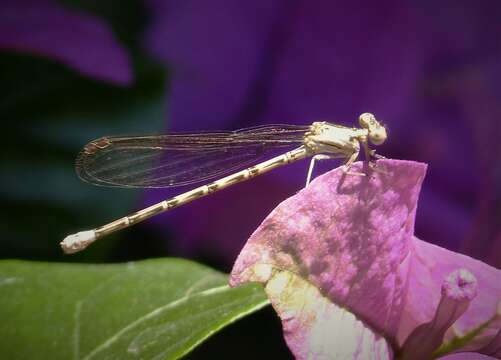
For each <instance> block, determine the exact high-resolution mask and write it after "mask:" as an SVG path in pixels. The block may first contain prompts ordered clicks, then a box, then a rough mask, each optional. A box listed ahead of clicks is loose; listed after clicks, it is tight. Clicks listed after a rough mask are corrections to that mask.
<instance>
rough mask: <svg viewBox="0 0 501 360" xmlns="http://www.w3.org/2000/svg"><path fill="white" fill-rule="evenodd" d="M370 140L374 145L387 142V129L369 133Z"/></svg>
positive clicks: (382, 128) (381, 128) (374, 130)
mask: <svg viewBox="0 0 501 360" xmlns="http://www.w3.org/2000/svg"><path fill="white" fill-rule="evenodd" d="M369 139H370V141H371V143H373V144H374V145H381V144H382V143H384V142H385V140H386V129H385V128H384V127H382V126H381V127H378V128H376V129H373V130H371V131H370V132H369Z"/></svg>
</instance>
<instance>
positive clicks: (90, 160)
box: [61, 113, 386, 253]
mask: <svg viewBox="0 0 501 360" xmlns="http://www.w3.org/2000/svg"><path fill="white" fill-rule="evenodd" d="M359 124H360V128H349V127H345V126H340V125H335V124H331V123H328V122H314V123H313V124H311V125H310V126H297V125H264V126H258V127H254V128H249V129H243V130H238V131H233V132H217V133H201V134H174V135H157V136H130V137H103V138H100V139H97V140H94V141H92V142H90V143H89V144H87V145H86V146H85V147H84V149H83V150H82V152H81V153H80V154H79V156H78V158H77V162H76V170H77V173H78V175H79V177H80V178H81V179H83V180H85V181H87V182H90V183H92V184H95V185H103V186H118V187H142V188H157V187H170V186H179V185H189V184H193V183H196V182H200V181H204V180H210V179H214V178H217V177H220V178H219V180H216V181H213V182H211V183H209V184H207V185H203V186H199V187H197V188H195V189H193V190H190V191H188V192H185V193H182V194H180V195H178V196H175V197H173V198H171V199H168V200H164V201H162V202H159V203H158V204H155V205H152V206H150V207H147V208H145V209H143V210H139V211H137V212H135V213H133V214H131V215H128V216H125V217H123V218H120V219H118V220H115V221H113V222H111V223H109V224H106V225H103V226H100V227H98V228H96V229H93V230H87V231H80V232H78V233H76V234H72V235H69V236H67V237H66V238H65V239H64V240H63V241H62V242H61V247H62V248H63V250H64V251H65V252H66V253H74V252H77V251H80V250H83V249H84V248H86V247H87V246H88V245H89V244H91V243H92V242H94V241H95V240H96V239H98V238H101V237H103V236H105V235H108V234H111V233H113V232H115V231H117V230H121V229H124V228H126V227H128V226H131V225H133V224H136V223H138V222H140V221H143V220H145V219H148V218H150V217H152V216H154V215H157V214H160V213H162V212H164V211H167V210H170V209H173V208H175V207H178V206H180V205H183V204H186V203H188V202H190V201H193V200H195V199H198V198H200V197H202V196H205V195H208V194H211V193H213V192H215V191H218V190H221V189H224V188H225V187H227V186H230V185H233V184H236V183H239V182H241V181H244V180H248V179H250V178H252V177H255V176H257V175H261V174H264V173H265V172H267V171H270V170H272V169H274V168H276V167H279V166H282V165H285V164H289V163H291V162H294V161H297V160H300V159H303V158H305V157H309V156H312V157H313V158H312V160H311V163H310V168H309V171H308V176H307V185H308V183H309V181H310V178H311V173H312V171H313V166H314V163H315V160H320V159H332V158H345V159H346V161H345V163H344V167H343V169H344V172H345V173H347V174H354V175H365V174H363V173H355V172H351V171H350V167H351V165H352V164H353V162H354V161H355V160H356V159H357V158H358V155H359V153H360V148H361V146H362V147H363V149H364V152H365V157H366V159H369V160H370V159H371V158H373V157H375V156H376V155H375V152H374V150H370V149H369V145H368V141H370V142H371V143H372V144H374V145H380V144H382V143H383V142H384V141H385V140H386V129H385V127H384V126H383V125H382V124H380V123H379V122H378V121H377V120H376V118H375V117H374V115H372V114H369V113H364V114H362V115H360V117H359ZM291 147H296V148H295V149H293V150H290V151H287V152H285V153H283V154H282V155H279V156H275V157H272V158H271V159H269V160H266V161H263V162H260V163H259V160H261V159H262V158H264V157H265V156H266V155H269V156H271V155H270V154H271V153H273V152H276V151H277V150H282V151H285V150H286V149H287V148H291ZM256 163H257V164H256ZM251 164H255V165H253V166H250V167H247V168H245V167H246V166H249V165H251ZM242 168H244V169H243V170H241V169H242ZM228 174H229V175H228Z"/></svg>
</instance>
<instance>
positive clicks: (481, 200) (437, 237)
mask: <svg viewBox="0 0 501 360" xmlns="http://www.w3.org/2000/svg"><path fill="white" fill-rule="evenodd" d="M148 4H149V7H150V10H151V14H152V19H151V23H150V24H149V27H148V31H147V32H146V37H145V39H146V44H147V47H148V49H149V50H150V51H151V53H152V54H153V55H154V56H155V57H156V58H157V59H159V60H160V61H162V63H164V64H166V65H167V66H168V67H169V69H170V71H171V77H170V84H169V91H168V94H167V96H166V99H167V102H168V104H169V105H168V106H169V107H168V119H169V126H168V127H167V129H168V130H173V131H193V130H200V129H204V130H207V129H236V128H242V127H246V126H251V125H256V124H265V123H295V124H309V123H311V122H312V121H316V120H319V119H322V120H329V121H332V122H336V123H341V124H345V125H350V126H351V125H356V124H357V117H358V115H359V114H360V113H361V112H365V111H370V112H373V113H375V114H376V116H377V117H378V118H379V119H381V120H382V121H383V122H384V123H385V124H386V125H387V127H388V129H389V138H388V142H387V144H385V145H384V146H382V148H381V149H378V150H379V152H380V153H382V154H384V155H385V156H387V157H390V158H397V159H409V160H417V161H422V162H426V163H428V164H429V171H428V175H427V177H426V179H425V182H424V185H423V192H422V196H421V201H420V203H419V208H418V214H417V223H416V226H417V230H416V232H417V236H418V237H420V238H422V239H424V240H426V241H429V242H432V243H435V244H439V245H441V246H445V247H447V248H449V249H452V250H456V251H461V252H464V253H467V254H470V255H472V256H474V257H477V258H480V259H483V260H485V261H487V262H488V263H490V264H493V265H497V266H498V267H499V266H501V256H500V255H499V254H500V252H501V231H500V230H501V226H500V220H501V219H500V209H501V203H500V200H501V198H500V187H501V159H500V157H501V151H499V147H498V141H499V136H500V135H501V131H500V129H499V127H498V123H499V119H500V116H501V108H500V105H501V97H500V95H501V91H500V88H499V85H498V84H499V81H500V80H501V79H500V75H501V62H500V60H501V58H500V57H501V42H500V41H499V39H500V36H501V22H500V21H499V19H500V18H501V5H500V4H499V2H497V1H483V2H472V1H442V2H439V3H437V2H434V1H421V2H402V1H380V2H377V3H375V2H370V1H355V2H353V1H352V2H348V1H346V2H341V1H315V2H311V1H309V2H307V1H255V2H252V4H251V3H249V2H243V1H229V0H226V1H225V0H218V1H211V2H205V1H167V2H165V1H153V0H150V1H149V2H148ZM333 166H337V163H331V164H329V165H326V164H323V165H322V168H323V169H327V168H329V167H333ZM306 169H307V162H303V163H302V164H301V165H294V166H290V167H289V168H286V169H285V168H284V169H280V170H276V171H274V173H273V174H270V175H266V176H264V177H263V178H262V179H257V180H253V181H252V182H251V184H241V185H238V186H235V188H234V189H231V190H225V191H224V192H222V193H218V194H216V195H213V196H212V197H211V198H207V199H203V200H199V201H197V202H195V203H193V204H190V205H187V206H185V207H184V208H182V209H178V210H176V211H174V212H172V213H171V214H169V215H168V216H165V217H163V216H160V217H157V218H156V219H155V220H153V221H152V223H154V224H155V225H156V226H157V227H158V228H159V229H165V228H168V229H169V230H170V231H171V232H174V233H175V235H176V237H177V244H178V245H179V249H181V250H182V251H181V253H182V254H194V253H195V254H197V253H199V252H201V251H202V252H210V253H214V254H217V255H219V256H220V255H221V254H223V255H224V257H225V259H226V261H227V263H231V261H232V260H233V259H234V258H235V256H236V254H237V253H238V251H239V249H240V248H241V246H242V245H243V243H244V242H245V240H246V239H247V238H248V236H249V235H250V234H251V232H252V231H253V229H255V228H256V227H257V225H258V224H259V223H260V221H261V220H262V219H264V217H265V216H266V214H267V213H268V212H269V211H270V210H271V209H272V208H273V207H274V206H275V205H277V204H278V203H279V202H280V201H281V200H283V199H285V198H286V197H287V196H289V195H292V194H293V193H294V192H296V191H297V190H298V189H300V187H301V186H302V185H303V182H304V179H305V174H306ZM172 193H173V192H171V191H152V192H148V193H147V195H146V200H145V203H151V202H153V201H157V200H160V199H163V198H164V197H165V196H169V195H170V194H172Z"/></svg>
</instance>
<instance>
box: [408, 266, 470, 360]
mask: <svg viewBox="0 0 501 360" xmlns="http://www.w3.org/2000/svg"><path fill="white" fill-rule="evenodd" d="M476 295H477V279H476V278H475V276H473V274H472V273H470V272H469V271H468V270H465V269H459V270H456V271H454V272H452V273H451V274H450V275H449V276H447V278H446V279H445V281H444V282H443V284H442V297H441V299H440V303H439V304H438V307H437V310H436V312H435V316H434V318H433V319H432V320H431V321H430V322H427V323H424V324H421V325H419V326H418V327H417V328H415V329H414V330H413V332H412V333H411V334H410V335H409V336H408V337H407V340H406V341H405V343H404V345H403V346H402V350H401V352H402V353H403V354H407V355H406V357H405V359H406V360H413V359H415V360H419V359H426V358H430V357H432V354H433V352H434V351H435V350H436V349H438V348H439V347H440V345H441V344H442V340H443V338H444V335H445V332H446V331H447V329H449V327H451V326H452V325H453V324H454V323H455V322H456V320H457V319H458V318H459V317H460V316H461V315H463V314H464V312H465V311H466V309H467V308H468V305H469V304H470V301H471V300H473V298H475V296H476Z"/></svg>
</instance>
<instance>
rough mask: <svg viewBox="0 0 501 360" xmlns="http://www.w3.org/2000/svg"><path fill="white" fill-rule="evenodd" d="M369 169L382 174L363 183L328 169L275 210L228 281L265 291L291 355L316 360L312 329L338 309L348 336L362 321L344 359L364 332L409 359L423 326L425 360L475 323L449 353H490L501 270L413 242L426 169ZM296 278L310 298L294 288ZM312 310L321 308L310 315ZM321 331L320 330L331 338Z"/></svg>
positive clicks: (397, 164)
mask: <svg viewBox="0 0 501 360" xmlns="http://www.w3.org/2000/svg"><path fill="white" fill-rule="evenodd" d="M363 166H365V165H363V164H362V163H357V164H356V165H355V166H354V170H355V171H357V170H358V171H362V170H363V171H369V170H368V169H367V168H365V169H363ZM378 167H379V168H380V169H381V170H382V172H374V173H372V176H370V177H358V176H345V175H344V174H343V173H342V171H341V170H340V169H336V170H333V171H331V172H329V173H327V174H325V175H323V176H321V177H319V178H317V179H316V180H314V181H313V183H312V184H311V185H310V186H309V187H307V188H306V189H303V190H301V191H300V192H299V193H298V194H297V195H295V196H293V197H291V198H289V199H287V200H286V201H284V202H283V203H281V204H280V205H279V206H278V207H277V208H276V209H275V210H273V211H272V213H271V214H270V215H269V216H268V217H267V218H266V219H265V220H264V222H263V223H262V224H261V225H260V227H259V228H258V229H257V230H256V231H255V232H254V234H252V236H251V237H250V239H249V240H248V242H247V244H246V245H245V247H244V249H243V250H242V252H241V254H240V255H239V257H238V259H237V261H236V263H235V265H234V268H233V271H232V274H231V279H230V283H231V284H232V285H238V284H241V283H243V282H246V281H259V282H262V283H266V284H267V286H266V290H267V293H268V296H269V297H270V299H271V301H272V304H273V305H274V307H275V309H276V310H277V312H278V313H279V315H280V316H281V318H282V321H283V326H284V335H285V338H286V340H287V342H288V344H289V347H290V348H291V350H292V351H293V352H294V354H295V355H296V356H298V357H299V358H307V357H312V358H315V357H321V356H317V355H318V354H319V353H321V354H322V353H323V352H322V351H323V350H322V349H325V348H326V344H322V345H319V344H318V343H317V342H316V340H315V339H317V338H318V336H317V335H316V334H318V330H317V331H315V329H316V328H317V327H318V324H319V323H321V320H322V321H324V322H325V323H326V324H327V323H329V324H333V323H334V322H332V321H331V320H332V318H333V317H335V314H336V311H337V310H336V309H337V308H339V307H341V308H343V309H344V310H347V311H349V312H350V313H351V315H352V316H353V318H354V319H355V320H353V325H352V326H351V327H349V328H350V329H353V328H357V326H356V325H355V324H356V321H360V324H361V326H360V327H359V328H358V329H359V330H360V331H358V332H357V331H355V332H354V333H353V340H354V341H353V343H352V348H350V349H344V350H346V351H345V353H349V354H351V356H352V357H353V358H356V351H355V350H356V347H357V346H358V345H356V344H360V343H362V342H360V341H359V340H360V339H361V338H362V337H363V336H364V333H370V334H375V335H377V334H380V335H383V336H384V337H385V338H386V339H387V340H388V341H389V342H390V343H391V344H392V345H393V346H394V347H395V348H394V350H396V351H397V352H398V353H399V354H400V355H402V353H401V351H402V345H403V348H404V350H405V351H407V354H409V352H410V353H411V354H412V352H413V351H415V349H416V346H417V345H419V343H421V344H423V341H420V336H422V334H423V333H424V332H423V329H426V327H427V329H428V331H429V335H430V337H431V338H430V339H426V341H427V342H426V344H425V345H424V346H423V347H425V349H424V350H426V351H425V353H426V354H428V355H429V354H431V353H432V352H433V351H434V350H436V348H437V347H439V346H440V345H444V344H445V345H448V344H449V345H450V341H451V340H453V339H454V337H456V338H461V336H463V335H467V334H472V331H474V330H475V329H476V328H478V327H479V326H480V327H481V330H479V331H478V334H477V333H475V336H473V339H469V338H468V341H467V342H466V344H461V345H460V346H459V347H458V346H456V347H454V346H452V347H450V349H451V350H450V351H471V350H474V351H480V352H483V353H488V352H489V354H491V355H492V354H494V356H497V353H496V352H497V351H499V346H498V345H499V342H498V340H499V339H498V338H499V329H500V328H501V327H500V323H499V322H500V321H501V320H500V319H499V318H498V316H497V315H496V314H497V306H498V302H499V301H500V299H501V272H500V271H499V270H497V269H494V268H492V267H490V266H488V265H486V264H484V263H482V262H480V261H477V260H474V259H471V258H469V257H467V256H464V255H460V254H456V253H454V252H451V251H448V250H445V249H442V248H440V247H437V246H434V245H430V244H427V243H425V242H422V241H421V240H418V239H417V238H415V237H413V233H414V218H415V213H416V205H417V200H418V195H419V191H420V187H421V183H422V181H423V178H424V174H425V170H426V165H424V164H420V163H415V162H409V161H398V160H381V161H378ZM284 273H288V274H289V273H290V274H292V275H290V276H289V278H290V279H292V280H289V281H288V282H287V283H286V284H285V285H284V286H282V287H281V288H280V291H277V290H276V289H275V290H274V289H273V288H272V289H270V286H269V285H270V284H272V283H274V282H275V281H276V278H277V276H283V274H284ZM296 278H297V279H300V280H301V281H304V282H306V283H307V284H310V285H311V287H313V288H315V289H316V291H317V292H318V294H317V295H316V296H315V295H312V292H313V290H311V289H307V288H304V290H303V291H302V292H301V291H300V290H298V289H301V288H302V286H298V285H297V281H299V280H297V279H296ZM307 294H309V295H308V296H307ZM298 299H299V300H298ZM322 299H325V302H327V303H331V304H332V307H330V306H328V305H325V303H323V302H322ZM298 302H299V304H302V305H301V306H299V305H298ZM311 304H321V305H318V306H317V308H316V309H313V310H312V309H311V306H312V305H311ZM314 307H315V306H314ZM326 324H324V325H325V326H327V325H326ZM420 326H421V327H420ZM326 329H327V328H324V330H323V333H325V332H331V333H334V332H335V331H340V330H339V329H334V328H328V329H329V330H326ZM367 329H369V330H370V331H371V332H366V330H367ZM327 339H330V340H327ZM374 339H375V338H374ZM406 340H408V341H407V342H406ZM421 340H422V339H421ZM442 340H443V341H444V344H442ZM326 341H333V340H332V339H331V338H329V337H327V338H326ZM312 344H315V346H313V345H312ZM376 344H377V343H376V342H371V345H370V346H373V347H374V348H376V347H377V345H376ZM404 344H405V345H404ZM315 354H317V355H315ZM388 354H389V352H386V355H388ZM386 355H385V356H386Z"/></svg>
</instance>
